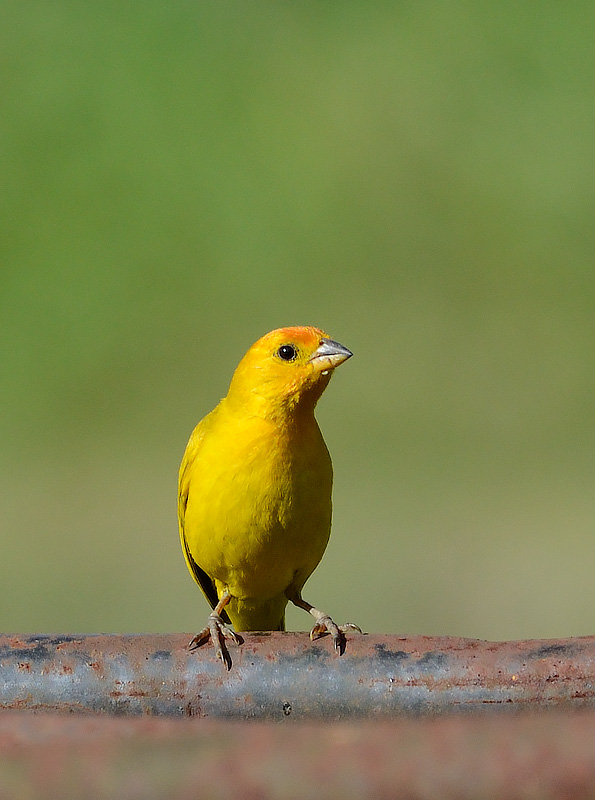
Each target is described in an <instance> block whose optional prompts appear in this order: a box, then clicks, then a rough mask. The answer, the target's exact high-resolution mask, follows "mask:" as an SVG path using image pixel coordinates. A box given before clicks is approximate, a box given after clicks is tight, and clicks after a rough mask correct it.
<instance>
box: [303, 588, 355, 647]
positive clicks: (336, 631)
mask: <svg viewBox="0 0 595 800" xmlns="http://www.w3.org/2000/svg"><path fill="white" fill-rule="evenodd" d="M288 598H289V600H291V602H292V603H293V604H294V606H297V607H298V608H303V609H304V611H307V612H308V614H312V616H313V617H314V619H315V620H316V624H315V625H314V627H313V628H312V630H311V631H310V639H312V640H314V639H318V637H319V636H324V635H325V633H330V635H331V636H332V637H333V644H334V646H335V650H337V652H338V653H339V655H340V656H341V655H343V652H344V651H345V632H346V631H348V630H351V631H357V632H358V633H361V632H362V631H361V628H359V627H358V626H357V625H354V624H353V622H346V623H345V625H337V624H336V623H335V622H333V620H332V619H331V617H329V615H328V614H325V613H324V611H320V610H319V609H318V608H314V606H312V605H310V603H307V602H306V601H305V600H304V599H303V598H302V596H301V595H300V594H299V593H296V594H289V595H288Z"/></svg>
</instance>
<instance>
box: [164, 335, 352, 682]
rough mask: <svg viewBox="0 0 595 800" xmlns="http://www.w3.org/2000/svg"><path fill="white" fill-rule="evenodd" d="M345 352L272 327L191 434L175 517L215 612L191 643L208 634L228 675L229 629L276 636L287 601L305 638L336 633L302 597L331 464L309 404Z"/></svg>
mask: <svg viewBox="0 0 595 800" xmlns="http://www.w3.org/2000/svg"><path fill="white" fill-rule="evenodd" d="M351 355H352V353H351V352H350V351H349V350H348V349H347V348H346V347H343V345H341V344H339V343H338V342H335V341H333V340H332V339H329V338H328V336H327V335H326V333H324V332H323V331H321V330H319V329H318V328H312V327H290V328H280V329H278V330H274V331H271V332H270V333H268V334H267V335H266V336H263V337H262V339H259V340H258V341H257V342H256V343H255V344H254V345H252V347H251V348H250V349H249V350H248V352H247V353H246V355H245V356H244V358H243V359H242V360H241V362H240V364H239V366H238V367H237V369H236V371H235V373H234V375H233V378H232V381H231V384H230V386H229V391H228V393H227V396H226V397H225V398H223V400H221V402H220V403H219V405H218V406H217V407H216V408H215V409H214V410H213V411H211V413H210V414H208V415H207V416H206V417H205V418H204V419H203V420H202V421H201V422H199V424H198V425H197V426H196V428H195V429H194V431H193V433H192V435H191V437H190V441H189V442H188V445H187V447H186V452H185V453H184V458H183V459H182V464H181V466H180V475H179V494H178V517H179V523H180V537H181V540H182V548H183V551H184V556H185V558H186V563H187V565H188V569H189V570H190V572H191V574H192V576H193V577H194V579H195V580H196V582H197V583H198V585H199V586H200V587H201V589H202V591H203V592H204V594H205V596H206V598H207V600H208V601H209V603H210V604H211V607H212V609H213V611H212V613H211V614H210V615H209V618H208V621H207V625H206V627H205V628H204V629H203V630H202V631H200V633H198V634H197V635H196V636H195V637H194V638H193V639H192V641H191V642H190V645H189V646H190V648H191V649H194V648H196V647H199V646H200V645H201V644H203V643H204V642H206V641H207V640H208V639H209V638H211V640H212V642H213V645H214V647H215V650H216V653H217V656H218V657H219V658H220V659H221V660H222V661H223V663H224V664H225V665H226V666H227V668H228V669H229V668H230V666H231V659H230V657H229V653H228V652H227V648H226V646H225V638H229V639H231V640H233V641H234V642H235V643H236V644H241V642H242V639H241V637H240V636H238V635H237V634H236V632H235V631H234V629H233V628H232V627H231V626H230V625H229V623H230V622H231V623H232V624H233V626H234V627H235V629H236V630H239V631H255V630H273V631H282V630H285V607H286V605H287V602H288V601H289V600H290V601H291V602H292V603H294V604H295V605H296V606H298V607H299V608H303V609H304V610H305V611H308V612H309V613H310V614H311V615H312V616H313V617H314V619H315V620H316V623H315V625H314V627H313V629H312V631H311V634H310V637H311V638H312V639H314V638H316V637H318V636H321V635H323V634H324V633H330V634H331V636H332V637H333V642H334V646H335V649H336V650H337V651H338V652H339V653H342V652H343V649H344V646H345V636H344V631H345V630H346V629H347V628H353V629H355V630H358V631H359V628H358V627H357V626H356V625H352V624H351V623H348V624H347V625H345V626H342V627H339V626H338V625H336V624H335V623H334V622H333V620H332V619H331V618H330V617H329V615H328V614H325V613H324V612H323V611H319V610H318V609H316V608H314V606H311V605H310V603H307V602H306V601H305V600H304V599H302V595H301V592H302V588H303V586H304V584H305V582H306V581H307V579H308V578H309V577H310V575H311V574H312V572H313V571H314V569H315V568H316V566H317V565H318V563H319V561H320V559H321V558H322V555H323V553H324V550H325V548H326V545H327V542H328V538H329V534H330V529H331V507H332V506H331V491H332V482H333V467H332V463H331V458H330V455H329V452H328V450H327V447H326V444H325V442H324V439H323V438H322V434H321V432H320V428H319V427H318V423H317V422H316V419H315V417H314V407H315V406H316V403H317V401H318V399H319V398H320V396H321V394H322V392H323V391H324V390H325V388H326V386H327V384H328V382H329V381H330V379H331V375H332V373H333V370H334V369H335V367H338V366H339V364H342V363H343V362H344V361H346V360H347V359H348V358H350V357H351Z"/></svg>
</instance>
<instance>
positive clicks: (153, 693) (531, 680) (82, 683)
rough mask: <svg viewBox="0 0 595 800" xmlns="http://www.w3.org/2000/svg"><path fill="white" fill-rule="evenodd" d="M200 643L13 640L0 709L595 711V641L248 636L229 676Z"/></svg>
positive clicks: (315, 713) (292, 714) (4, 654)
mask: <svg viewBox="0 0 595 800" xmlns="http://www.w3.org/2000/svg"><path fill="white" fill-rule="evenodd" d="M189 638H190V637H189V636H187V635H181V634H167V635H162V634H159V635H155V634H152V635H126V636H108V635H94V636H17V635H14V636H2V637H0V709H17V708H21V709H31V710H49V711H63V712H72V711H80V712H103V713H109V714H120V715H121V714H124V715H140V714H148V715H166V716H203V717H219V718H236V719H288V718H292V719H302V720H303V719H334V720H336V719H353V718H364V717H373V718H382V717H384V718H389V717H394V716H398V715H410V716H427V715H438V714H444V713H452V712H465V713H469V712H481V711H486V710H489V711H494V710H508V711H512V710H514V711H519V710H522V709H530V708H533V709H537V708H543V707H557V708H563V709H574V708H580V707H591V708H592V707H594V706H595V637H592V636H589V637H582V638H576V639H560V640H529V641H523V642H485V641H479V640H475V639H460V638H448V637H436V638H433V637H425V636H417V637H406V638H404V637H398V636H388V635H361V636H359V635H353V636H349V637H348V641H347V648H346V651H345V654H344V655H343V656H341V657H339V656H337V655H336V654H335V653H334V652H333V650H332V647H331V642H330V641H329V639H328V638H326V639H321V640H319V641H316V642H310V640H309V638H308V636H307V635H306V634H303V633H252V634H244V638H245V642H244V644H243V645H242V646H241V647H239V648H236V647H232V648H230V652H231V657H232V660H233V666H232V668H231V670H230V671H229V672H227V671H226V670H225V669H224V668H223V666H222V664H221V663H220V662H219V661H217V660H216V658H215V657H214V654H213V650H212V648H210V647H208V646H206V647H203V648H201V649H199V650H198V651H194V652H189V651H188V649H187V643H188V640H189Z"/></svg>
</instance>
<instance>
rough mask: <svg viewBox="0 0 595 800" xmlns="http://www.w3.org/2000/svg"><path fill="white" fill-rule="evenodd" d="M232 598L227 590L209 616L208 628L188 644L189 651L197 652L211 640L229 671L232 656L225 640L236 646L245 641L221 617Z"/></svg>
mask: <svg viewBox="0 0 595 800" xmlns="http://www.w3.org/2000/svg"><path fill="white" fill-rule="evenodd" d="M231 597H232V596H231V594H230V593H229V592H228V591H227V589H226V590H225V591H224V592H223V594H222V595H221V597H220V599H219V602H218V603H217V605H216V606H215V608H214V609H213V610H212V611H211V613H210V614H209V618H208V620H207V625H206V627H205V628H203V629H202V631H199V633H197V634H196V636H195V637H194V638H193V639H192V640H191V641H190V642H189V643H188V649H189V650H196V648H197V647H200V646H201V644H204V643H205V642H206V641H207V640H208V639H209V638H210V639H211V641H212V642H213V647H214V648H215V653H216V654H217V658H220V659H221V661H222V662H223V663H224V664H225V666H226V667H227V669H231V656H230V655H229V652H228V650H227V647H226V645H225V639H231V640H232V641H234V642H235V643H236V644H242V642H243V641H244V640H243V639H242V637H241V636H239V635H238V634H237V633H236V632H235V631H234V629H233V628H232V627H231V625H226V624H225V622H224V621H223V618H222V616H221V612H222V611H223V609H224V608H225V606H226V605H227V604H228V603H229V601H230V600H231Z"/></svg>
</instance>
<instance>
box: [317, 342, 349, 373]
mask: <svg viewBox="0 0 595 800" xmlns="http://www.w3.org/2000/svg"><path fill="white" fill-rule="evenodd" d="M352 355H353V353H352V352H351V350H348V349H347V348H346V347H343V345H342V344H339V342H334V341H333V340H332V339H321V340H320V345H319V346H318V349H317V350H315V351H314V353H313V354H312V356H311V358H310V363H314V364H316V365H317V366H318V367H319V368H320V369H325V370H326V369H334V368H335V367H338V366H339V364H342V363H343V362H344V361H347V359H348V358H351V356H352Z"/></svg>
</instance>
